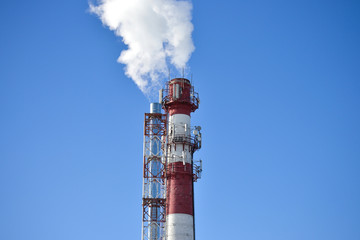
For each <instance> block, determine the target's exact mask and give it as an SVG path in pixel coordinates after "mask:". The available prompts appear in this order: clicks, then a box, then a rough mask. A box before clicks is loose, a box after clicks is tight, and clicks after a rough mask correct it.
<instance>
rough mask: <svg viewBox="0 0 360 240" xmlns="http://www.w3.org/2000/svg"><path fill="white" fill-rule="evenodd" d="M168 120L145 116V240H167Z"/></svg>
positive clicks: (160, 116) (151, 115) (164, 117)
mask: <svg viewBox="0 0 360 240" xmlns="http://www.w3.org/2000/svg"><path fill="white" fill-rule="evenodd" d="M166 116H167V115H166V114H161V113H145V121H144V174H143V176H144V179H143V226H142V240H165V237H164V236H165V234H164V231H165V229H164V228H165V221H166V178H165V169H166V158H165V156H166V154H165V151H166V148H165V146H166V134H167V125H166V124H167V117H166Z"/></svg>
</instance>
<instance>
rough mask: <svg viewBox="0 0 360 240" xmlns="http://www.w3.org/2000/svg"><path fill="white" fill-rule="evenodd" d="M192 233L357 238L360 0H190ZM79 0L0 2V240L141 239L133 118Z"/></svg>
mask: <svg viewBox="0 0 360 240" xmlns="http://www.w3.org/2000/svg"><path fill="white" fill-rule="evenodd" d="M193 5H194V10H193V24H194V26H195V30H194V33H193V39H194V43H195V47H196V50H195V52H194V53H193V55H192V58H191V60H190V62H189V66H190V67H191V72H192V73H193V79H194V83H195V88H196V89H197V91H198V92H199V93H200V98H201V105H200V108H199V110H198V111H197V112H196V113H195V114H194V115H193V118H192V119H193V123H194V124H195V125H201V126H202V129H203V130H202V132H203V148H202V149H201V150H200V151H199V152H198V153H197V154H196V159H202V160H203V165H204V166H203V167H204V172H203V178H202V179H201V180H199V182H198V183H196V192H195V198H196V201H195V209H196V235H197V239H200V240H201V239H246V240H289V239H291V240H304V239H306V240H318V239H327V240H344V239H346V240H358V239H360V204H359V203H360V175H359V172H360V125H359V122H360V113H359V109H360V81H359V80H360V45H359V42H360V15H359V12H360V3H359V2H358V1H350V0H342V1H340V0H339V1H335V0H330V1H320V0H316V1H309V0H305V1H304V0H303V1H298V0H294V1H284V0H282V1H281V0H275V1H262V0H258V1H235V0H230V1H226V2H219V1H194V2H193ZM87 9H88V3H87V1H70V0H63V1H57V2H54V1H45V0H34V1H7V2H4V3H2V6H1V9H0V20H1V21H0V32H1V36H0V70H1V71H0V113H1V118H0V196H1V198H0V212H1V214H0V239H4V240H5V239H6V240H22V239H27V240H33V239H34V240H45V239H46V240H48V239H52V240H65V239H66V240H72V239H74V240H75V239H76V240H78V239H86V240H97V239H101V240H103V239H107V240H112V239H114V240H115V239H140V236H141V211H142V210H141V184H142V144H143V143H142V141H143V135H142V134H143V114H144V112H148V110H149V102H148V100H147V98H146V97H144V96H143V94H142V93H141V91H139V90H138V89H137V87H136V86H135V84H134V83H133V82H132V81H131V80H130V79H128V78H127V77H126V76H125V75H124V71H123V66H122V65H120V64H118V63H117V62H116V59H117V57H118V56H119V54H120V51H121V50H123V49H124V48H125V46H124V45H123V44H122V42H121V39H120V38H118V37H115V36H114V34H113V33H112V32H111V31H109V30H108V29H106V28H105V27H103V26H102V24H101V22H100V21H99V20H98V19H97V17H95V16H94V15H91V14H89V13H88V10H87Z"/></svg>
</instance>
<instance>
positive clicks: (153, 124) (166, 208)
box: [142, 78, 202, 240]
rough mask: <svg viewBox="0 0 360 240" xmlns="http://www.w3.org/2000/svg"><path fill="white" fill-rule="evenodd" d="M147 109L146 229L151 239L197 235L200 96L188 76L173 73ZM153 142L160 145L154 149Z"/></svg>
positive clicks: (187, 239)
mask: <svg viewBox="0 0 360 240" xmlns="http://www.w3.org/2000/svg"><path fill="white" fill-rule="evenodd" d="M160 101H161V104H162V108H163V109H164V111H165V114H162V113H161V111H159V109H158V105H157V104H154V103H153V104H152V106H153V107H154V106H156V107H154V108H153V109H156V111H155V110H152V111H151V113H150V114H149V113H147V114H145V133H144V136H145V137H144V187H143V234H142V239H143V240H145V239H149V240H160V239H161V240H165V239H166V240H194V239H195V221H194V186H193V185H194V184H193V183H194V182H195V181H197V179H199V178H200V174H201V172H202V166H201V165H202V164H201V161H199V162H200V164H196V163H195V161H194V159H193V155H194V152H195V151H196V150H198V149H200V148H201V133H200V130H201V128H200V127H191V115H190V114H191V112H194V111H195V110H196V109H198V107H199V97H198V94H197V93H196V92H195V91H194V87H193V86H192V85H191V83H190V81H189V80H188V79H185V78H175V79H172V80H170V81H169V82H167V84H166V87H165V89H163V90H162V91H161V93H160ZM154 146H157V147H156V149H154Z"/></svg>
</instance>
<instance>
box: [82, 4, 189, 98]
mask: <svg viewBox="0 0 360 240" xmlns="http://www.w3.org/2000/svg"><path fill="white" fill-rule="evenodd" d="M89 5H90V11H91V12H92V13H95V14H96V15H97V16H98V17H99V18H100V19H101V21H102V23H103V24H104V25H105V26H107V27H109V29H110V30H112V31H114V32H115V34H116V35H117V36H120V37H122V40H123V42H124V43H125V44H126V45H127V47H128V49H126V50H123V51H122V52H121V54H120V57H119V58H118V62H120V63H123V64H125V65H126V66H125V72H126V75H127V76H128V77H130V78H132V79H133V80H134V82H135V83H136V85H137V86H138V87H139V88H140V90H141V91H142V92H143V93H144V94H145V95H148V94H149V91H151V89H152V88H154V87H155V88H156V87H158V86H159V85H161V80H160V79H161V78H163V77H164V76H165V75H166V74H167V72H168V69H169V68H170V66H171V65H172V66H175V68H176V69H178V70H181V69H182V68H184V67H185V66H186V63H187V61H188V60H189V58H190V55H191V53H192V52H193V51H194V49H195V48H194V44H193V41H192V38H191V33H192V31H193V25H192V23H191V10H192V4H191V2H189V1H186V0H183V1H177V0H99V2H98V5H93V4H91V3H90V4H89ZM168 64H170V66H169V65H168Z"/></svg>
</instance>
